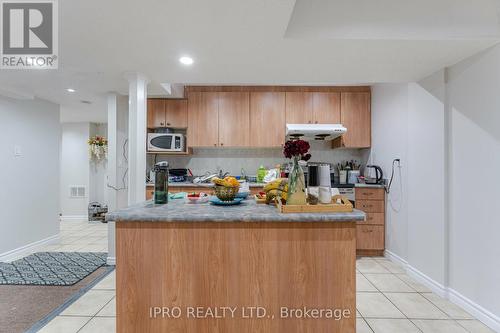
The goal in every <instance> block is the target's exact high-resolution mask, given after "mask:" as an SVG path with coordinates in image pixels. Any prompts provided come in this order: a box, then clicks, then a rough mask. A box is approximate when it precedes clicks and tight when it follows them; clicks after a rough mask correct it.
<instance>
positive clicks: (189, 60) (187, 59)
mask: <svg viewBox="0 0 500 333" xmlns="http://www.w3.org/2000/svg"><path fill="white" fill-rule="evenodd" d="M179 61H180V62H181V64H183V65H192V64H193V62H194V61H193V58H191V57H180V58H179Z"/></svg>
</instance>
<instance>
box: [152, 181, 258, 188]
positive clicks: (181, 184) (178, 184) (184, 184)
mask: <svg viewBox="0 0 500 333" xmlns="http://www.w3.org/2000/svg"><path fill="white" fill-rule="evenodd" d="M264 185H266V184H263V183H248V186H250V187H264ZM146 186H155V184H154V183H146ZM168 186H170V187H187V186H189V187H191V186H192V187H214V184H212V183H202V184H195V183H191V182H176V183H168Z"/></svg>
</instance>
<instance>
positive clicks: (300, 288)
mask: <svg viewBox="0 0 500 333" xmlns="http://www.w3.org/2000/svg"><path fill="white" fill-rule="evenodd" d="M116 247H117V248H116V250H117V253H116V259H117V262H116V279H117V286H116V289H117V290H116V301H117V303H116V305H117V309H116V310H117V332H119V333H124V332H133V333H136V332H148V333H155V332H158V333H159V332H161V333H165V332H179V333H180V332H182V333H185V332H188V333H189V332H193V333H204V332H219V333H223V332H228V333H232V332H249V333H250V332H252V333H254V332H270V333H279V332H283V333H292V332H301V333H305V332H311V333H313V332H314V333H322V332H328V333H335V332H338V333H355V332H356V328H355V326H356V296H355V295H356V293H355V292H356V272H355V265H356V224H355V222H345V223H344V222H342V223H340V222H335V223H283V222H279V223H270V222H266V223H246V222H224V223H214V222H207V223H204V222H190V223H185V222H184V223H155V222H118V223H117V224H116ZM177 307H178V308H177ZM254 307H261V308H259V310H257V309H256V308H254ZM304 307H306V308H307V309H309V310H314V309H316V310H317V311H318V312H319V311H321V316H322V318H316V319H315V318H283V317H282V316H283V314H284V313H283V312H282V308H285V309H288V310H287V313H288V314H289V315H290V314H291V309H300V310H302V317H304V316H307V312H306V313H304V311H303V310H304ZM223 308H225V309H226V310H225V313H224V312H223ZM160 309H161V313H158V311H160ZM230 309H231V310H230ZM232 309H235V310H234V313H232V312H231V311H232ZM263 309H264V310H263ZM328 310H330V311H328ZM332 310H335V312H334V311H332ZM166 311H168V314H166V313H165V312H166ZM179 311H180V313H179ZM263 311H266V313H265V314H264V312H263ZM174 312H175V313H174ZM311 314H313V312H309V315H311ZM314 314H318V313H317V312H314ZM328 314H330V316H334V317H335V316H338V317H342V318H341V319H340V320H336V319H335V318H326V317H325V316H328ZM261 315H263V317H262V318H259V317H258V316H261ZM173 316H179V318H173ZM193 316H194V317H197V318H193ZM214 316H218V317H221V318H213V317H214ZM294 316H295V317H297V316H300V312H295V315H294ZM169 317H170V318H169ZM203 317H206V318H203Z"/></svg>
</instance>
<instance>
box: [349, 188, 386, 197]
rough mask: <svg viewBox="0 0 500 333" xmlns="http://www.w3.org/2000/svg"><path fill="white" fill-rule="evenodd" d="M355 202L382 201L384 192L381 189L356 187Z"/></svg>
mask: <svg viewBox="0 0 500 333" xmlns="http://www.w3.org/2000/svg"><path fill="white" fill-rule="evenodd" d="M354 192H355V195H356V200H384V199H385V190H384V189H383V188H365V187H357V188H355V189H354Z"/></svg>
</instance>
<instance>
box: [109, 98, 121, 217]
mask: <svg viewBox="0 0 500 333" xmlns="http://www.w3.org/2000/svg"><path fill="white" fill-rule="evenodd" d="M117 112H118V108H117V98H116V94H114V93H110V94H109V95H108V164H107V166H108V169H107V171H106V174H107V180H106V181H107V185H108V186H107V191H108V209H109V211H110V212H112V211H114V210H116V208H117V204H116V197H117V193H116V191H115V190H114V189H113V188H112V187H110V186H116V184H117V172H116V169H117V157H116V155H117V149H116V148H117V147H116V146H117V131H118V117H117V116H118V115H117Z"/></svg>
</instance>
